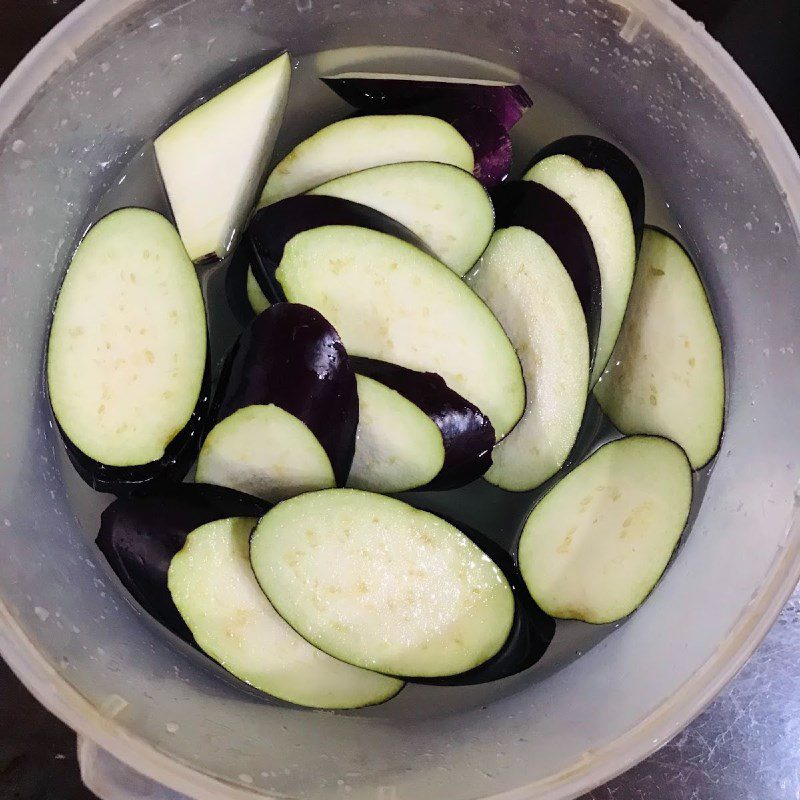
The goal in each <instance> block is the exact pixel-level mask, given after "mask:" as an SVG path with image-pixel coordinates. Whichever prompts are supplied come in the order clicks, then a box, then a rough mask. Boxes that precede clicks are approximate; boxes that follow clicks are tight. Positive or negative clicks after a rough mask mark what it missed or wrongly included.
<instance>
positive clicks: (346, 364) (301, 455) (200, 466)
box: [197, 303, 358, 502]
mask: <svg viewBox="0 0 800 800" xmlns="http://www.w3.org/2000/svg"><path fill="white" fill-rule="evenodd" d="M220 386H221V389H220V392H219V395H218V398H217V403H218V407H219V413H218V416H217V419H218V422H217V424H216V425H215V426H214V428H213V429H212V431H211V432H210V433H209V435H208V437H207V438H206V440H205V442H204V443H203V447H202V449H201V451H200V457H199V459H198V462H197V479H198V480H200V481H204V482H207V483H214V484H218V485H222V486H230V487H231V488H234V489H240V490H242V491H244V490H247V491H248V492H250V493H252V494H254V495H256V496H258V497H262V498H264V499H266V500H269V501H272V502H277V501H279V500H283V499H285V498H286V497H290V496H292V495H293V494H296V493H298V492H301V491H309V490H311V489H315V488H316V489H319V488H327V487H331V486H335V485H337V484H339V485H343V484H344V482H345V481H346V480H347V475H348V473H349V471H350V464H351V462H352V460H353V452H354V449H355V436H356V428H357V426H358V395H357V391H356V381H355V375H354V373H353V368H352V366H351V364H350V359H349V358H348V356H347V353H346V352H345V349H344V346H343V345H342V341H341V339H340V338H339V335H338V334H337V333H336V331H335V330H334V328H333V327H332V326H331V325H330V324H329V323H328V322H327V320H326V319H325V318H324V317H323V316H322V315H321V314H320V313H319V312H317V311H315V310H314V309H312V308H309V307H308V306H302V305H298V304H291V303H277V304H276V305H273V306H270V307H269V308H268V309H267V310H266V311H264V312H262V313H261V314H259V315H258V317H256V318H255V320H253V322H252V323H251V324H250V325H249V326H248V327H247V328H246V329H245V330H244V331H243V332H242V334H241V336H240V337H239V340H238V342H237V343H236V345H235V346H234V348H233V349H232V351H231V353H230V355H229V356H228V360H227V363H226V366H225V368H224V369H223V376H222V378H221V380H220Z"/></svg>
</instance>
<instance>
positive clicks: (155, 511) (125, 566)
mask: <svg viewBox="0 0 800 800" xmlns="http://www.w3.org/2000/svg"><path fill="white" fill-rule="evenodd" d="M270 507H271V506H270V504H269V503H266V502H264V501H263V500H259V499H258V498H255V497H250V496H249V495H246V494H242V493H241V492H237V491H235V490H234V489H228V488H226V487H223V486H211V485H208V484H202V483H177V484H174V485H172V486H165V487H160V488H158V489H156V490H154V491H153V493H152V494H148V495H146V496H145V497H125V498H119V499H117V500H115V501H114V502H113V503H111V505H110V506H108V508H106V510H105V511H104V512H103V514H102V516H101V518H100V531H99V533H98V534H97V546H98V547H99V548H100V551H101V552H102V553H103V555H104V556H105V558H106V560H107V561H108V563H109V565H110V566H111V569H112V570H114V572H115V573H116V575H117V577H118V578H119V579H120V581H122V584H123V586H125V588H126V589H127V590H128V591H129V592H130V593H131V595H132V596H133V598H134V599H135V600H136V601H137V602H138V603H139V605H140V606H142V608H144V610H145V611H147V613H148V614H150V616H152V617H153V618H155V619H156V620H157V621H158V622H160V623H161V624H162V625H164V626H165V627H166V628H168V629H169V630H171V631H172V632H173V633H175V634H176V635H178V636H179V637H180V638H181V639H184V640H185V641H187V642H189V643H190V644H193V643H194V638H193V637H192V635H191V633H190V632H189V629H188V627H187V626H186V623H185V622H184V621H183V619H182V618H181V615H180V614H179V613H178V609H177V608H176V607H175V604H174V603H173V602H172V597H171V595H170V593H169V589H168V587H167V572H168V570H169V565H170V561H172V558H173V556H174V555H175V554H176V553H177V552H178V551H179V550H180V549H181V548H182V547H183V545H184V542H185V541H186V537H187V536H188V535H189V533H191V532H192V531H193V530H194V529H195V528H199V527H200V526H201V525H205V524H206V523H208V522H214V521H215V520H218V519H226V518H227V517H261V516H263V515H264V514H265V513H266V512H267V511H269V509H270Z"/></svg>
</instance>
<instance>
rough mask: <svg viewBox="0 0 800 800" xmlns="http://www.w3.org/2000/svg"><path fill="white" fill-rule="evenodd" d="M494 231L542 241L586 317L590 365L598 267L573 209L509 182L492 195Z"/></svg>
mask: <svg viewBox="0 0 800 800" xmlns="http://www.w3.org/2000/svg"><path fill="white" fill-rule="evenodd" d="M492 202H493V203H494V207H495V214H496V217H497V227H498V228H510V227H512V226H514V225H518V226H520V227H522V228H527V229H528V230H529V231H533V232H534V233H536V234H538V235H539V236H541V237H542V239H544V240H545V241H546V242H547V244H549V245H550V247H552V248H553V251H554V252H555V254H556V255H557V256H558V258H559V260H560V261H561V264H562V265H563V267H564V269H565V270H566V271H567V272H568V273H569V276H570V278H572V285H573V286H574V287H575V291H576V292H577V294H578V299H579V300H580V301H581V306H582V307H583V314H584V316H585V317H586V327H587V329H588V333H589V350H590V355H591V362H592V363H593V362H594V356H595V352H596V351H597V337H598V335H599V333H600V315H601V301H600V298H601V291H602V289H601V284H600V267H599V266H598V265H597V257H596V255H595V252H594V245H593V244H592V237H591V236H589V231H587V230H586V226H585V225H584V224H583V222H582V221H581V218H580V217H579V216H578V213H577V212H576V211H575V209H574V208H573V207H572V206H571V205H570V204H569V203H568V202H567V201H566V200H564V198H563V197H561V195H558V194H556V193H555V192H552V191H550V189H548V188H547V187H546V186H543V185H542V184H540V183H534V182H533V181H511V182H510V183H504V184H503V185H502V186H498V187H497V188H496V189H495V190H494V191H493V192H492Z"/></svg>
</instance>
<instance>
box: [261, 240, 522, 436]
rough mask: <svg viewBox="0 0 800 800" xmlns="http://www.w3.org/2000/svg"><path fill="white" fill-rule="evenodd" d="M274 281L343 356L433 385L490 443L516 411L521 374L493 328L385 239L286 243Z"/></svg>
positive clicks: (458, 284)
mask: <svg viewBox="0 0 800 800" xmlns="http://www.w3.org/2000/svg"><path fill="white" fill-rule="evenodd" d="M276 278H277V279H278V281H279V282H280V284H281V286H282V287H283V290H284V292H285V293H286V296H287V297H288V298H289V299H290V300H291V301H292V302H301V303H307V304H308V305H310V306H312V307H314V308H317V309H318V310H319V311H320V313H322V314H324V315H325V317H326V318H327V319H329V320H330V321H331V323H332V324H333V325H334V326H335V327H336V329H337V330H338V331H339V333H340V335H341V337H342V341H343V342H344V344H345V347H346V348H347V350H348V352H349V353H351V354H352V355H358V356H365V357H367V358H374V359H377V360H380V361H387V362H390V363H394V364H399V365H400V366H404V367H407V368H409V369H413V370H419V371H421V372H433V373H436V374H437V375H441V376H442V378H443V379H444V380H445V381H446V382H447V385H448V386H449V387H450V388H451V389H453V390H454V391H455V392H458V394H460V395H461V396H462V397H465V398H466V399H467V400H468V401H469V402H470V403H474V404H475V405H476V406H477V407H478V408H479V409H481V411H482V412H483V413H484V414H486V415H487V416H488V417H489V419H490V420H491V422H492V425H493V426H494V430H495V435H496V436H497V437H502V436H505V435H506V434H507V433H508V432H509V431H510V430H511V428H513V427H514V425H516V423H517V421H518V420H519V418H520V417H521V416H522V412H523V410H524V406H525V385H524V383H523V381H522V369H521V367H520V364H519V360H518V359H517V355H516V353H515V352H514V348H513V347H512V345H511V342H509V340H508V337H507V336H506V333H505V331H503V329H502V327H501V326H500V323H499V322H498V321H497V320H496V319H495V318H494V316H493V315H492V313H491V311H490V310H489V309H488V308H487V307H486V306H485V305H484V303H483V302H482V301H481V300H480V299H479V298H478V297H477V295H475V294H474V293H473V292H472V291H471V290H470V289H469V288H468V287H467V286H466V285H465V284H464V282H463V281H461V280H460V279H459V278H458V276H457V275H455V274H454V273H453V272H452V270H450V269H448V268H447V267H446V266H445V265H444V264H442V263H441V262H439V261H436V259H434V258H431V257H430V256H428V255H426V254H425V253H423V252H422V251H420V250H418V249H417V248H415V247H412V246H411V245H409V244H406V243H405V242H402V241H400V240H399V239H396V238H395V237H393V236H387V235H385V234H382V233H377V232H375V231H370V230H366V229H364V228H355V227H350V226H343V225H330V226H327V227H324V228H316V229H313V230H309V231H304V232H303V233H300V234H298V235H297V236H295V237H294V238H293V239H292V240H291V241H290V242H289V243H288V244H287V246H286V250H285V252H284V256H283V260H282V261H281V265H280V267H279V268H278V270H277V272H276Z"/></svg>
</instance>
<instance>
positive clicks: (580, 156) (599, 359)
mask: <svg viewBox="0 0 800 800" xmlns="http://www.w3.org/2000/svg"><path fill="white" fill-rule="evenodd" d="M565 151H566V152H565ZM623 172H624V174H625V176H626V180H625V182H624V185H625V187H626V189H625V191H626V192H627V193H628V194H627V196H626V194H625V193H624V192H623V190H622V188H621V186H620V184H618V183H617V179H619V180H620V181H622V178H621V177H620V174H621V173H623ZM524 180H529V181H535V182H536V183H540V184H542V185H543V186H546V187H547V188H548V189H550V190H552V191H554V192H556V193H557V194H559V195H561V196H562V197H563V198H564V199H565V200H566V201H567V202H568V203H569V204H570V205H571V206H572V207H573V208H574V209H575V211H576V212H577V213H578V215H579V216H580V218H581V220H582V221H583V224H584V225H585V226H586V229H587V230H588V231H589V235H590V236H591V237H592V242H593V244H594V249H595V254H596V257H597V263H598V266H599V267H600V276H601V296H602V300H601V302H602V309H601V318H600V333H599V338H598V344H597V352H596V354H595V359H594V365H593V367H592V377H591V385H592V386H594V384H596V383H597V380H598V378H599V377H600V375H601V374H602V372H603V370H604V369H605V367H606V365H607V363H608V360H609V358H610V357H611V351H612V350H613V349H614V343H615V342H616V340H617V336H618V335H619V331H620V328H621V327H622V319H623V317H624V315H625V308H626V306H627V304H628V296H629V295H630V290H631V284H632V282H633V273H634V269H635V266H636V247H637V244H636V243H637V237H638V236H640V235H641V234H640V231H641V226H642V223H643V215H644V189H643V187H642V181H641V176H640V175H639V172H638V170H637V169H636V166H635V165H634V164H633V162H632V161H631V160H630V159H629V158H628V156H626V155H625V153H623V152H622V151H621V150H619V149H618V148H616V147H614V145H612V144H610V143H609V142H605V141H603V140H602V139H596V138H595V137H591V136H583V137H567V139H559V140H558V141H557V142H554V143H553V144H551V145H549V146H548V147H547V148H545V150H544V151H542V152H541V153H540V154H537V156H536V157H535V158H534V164H533V166H532V167H531V168H530V169H529V170H528V171H527V172H526V173H525V175H524ZM636 191H638V194H639V195H640V197H639V200H638V201H637V202H638V205H636V203H635V202H634V194H635V193H636ZM628 198H630V200H629V199H628ZM631 208H634V211H635V215H636V216H635V218H634V216H632V214H631ZM640 209H641V210H640Z"/></svg>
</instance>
